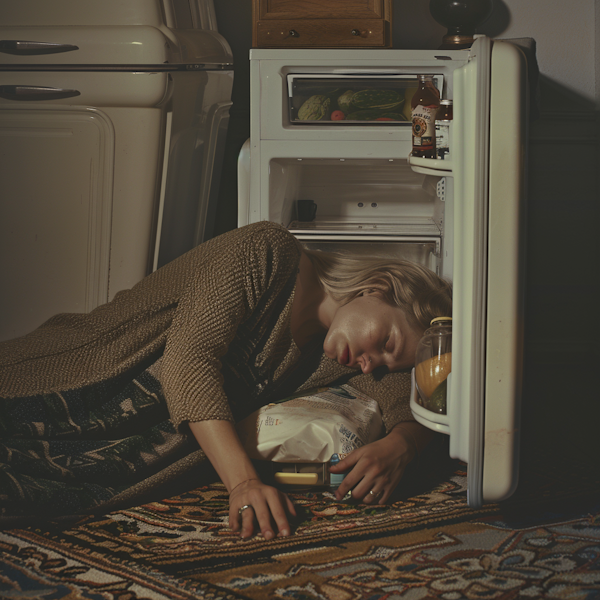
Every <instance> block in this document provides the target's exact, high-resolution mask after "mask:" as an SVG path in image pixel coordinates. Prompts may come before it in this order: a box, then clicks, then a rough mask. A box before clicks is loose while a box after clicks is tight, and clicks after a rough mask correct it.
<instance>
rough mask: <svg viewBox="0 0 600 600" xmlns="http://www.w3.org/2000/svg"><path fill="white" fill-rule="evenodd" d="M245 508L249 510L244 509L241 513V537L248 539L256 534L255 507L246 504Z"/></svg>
mask: <svg viewBox="0 0 600 600" xmlns="http://www.w3.org/2000/svg"><path fill="white" fill-rule="evenodd" d="M244 506H247V507H248V508H244V507H242V508H241V509H240V511H241V512H239V515H240V521H241V522H242V524H241V528H242V531H241V533H240V535H241V537H243V538H247V537H250V536H251V535H252V533H253V532H254V507H253V506H251V505H249V504H245V505H244ZM242 509H243V510H242Z"/></svg>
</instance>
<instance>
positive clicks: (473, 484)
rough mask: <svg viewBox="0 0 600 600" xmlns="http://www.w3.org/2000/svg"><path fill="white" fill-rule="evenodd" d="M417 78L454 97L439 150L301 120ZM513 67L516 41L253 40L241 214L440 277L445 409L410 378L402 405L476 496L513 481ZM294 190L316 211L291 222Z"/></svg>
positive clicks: (517, 58) (518, 64)
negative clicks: (425, 399) (258, 45)
mask: <svg viewBox="0 0 600 600" xmlns="http://www.w3.org/2000/svg"><path fill="white" fill-rule="evenodd" d="M422 74H431V75H434V77H435V81H436V85H437V87H438V89H439V90H440V91H441V95H442V98H449V99H452V100H453V103H454V120H453V122H452V126H451V129H450V154H449V156H447V157H446V158H445V159H444V160H439V159H429V158H419V159H417V158H414V157H410V156H409V155H410V153H411V149H412V138H411V130H412V128H411V124H410V123H409V122H405V123H402V122H398V121H394V122H389V121H388V122H385V121H384V122H367V123H359V122H357V121H356V120H354V121H351V122H347V121H344V120H341V121H331V120H330V121H323V122H318V121H312V122H310V121H304V122H303V121H300V120H299V119H298V107H299V105H300V104H301V103H302V102H303V101H304V100H305V99H306V96H307V95H309V94H315V93H319V90H321V93H322V94H325V93H327V90H338V92H339V91H342V92H343V91H344V89H346V88H347V87H353V88H354V89H356V86H358V87H360V85H361V82H362V84H363V87H378V86H379V87H385V88H386V89H399V90H404V89H405V88H406V87H407V86H416V81H417V76H418V75H422ZM526 75H527V64H526V60H525V57H524V55H523V53H522V52H521V51H520V49H519V48H517V47H516V46H515V45H513V44H511V43H508V42H500V41H492V40H491V39H489V38H487V37H484V36H478V37H477V39H476V40H475V43H474V44H473V46H472V47H471V48H470V49H467V50H454V51H448V50H432V51H422V50H418V51H413V50H366V51H365V50H295V51H289V50H252V51H251V112H252V121H251V130H250V131H251V137H250V139H249V141H248V142H247V144H246V145H245V146H244V148H243V149H242V152H241V154H240V161H239V182H240V191H239V225H244V224H246V223H250V222H254V221H259V220H271V221H276V222H279V223H281V224H283V225H285V226H287V227H289V228H290V230H291V231H293V232H294V233H295V234H296V235H297V236H298V237H299V238H300V239H301V240H303V241H304V242H305V243H308V244H311V245H314V246H322V247H324V246H325V245H326V244H334V245H335V246H337V247H342V246H345V247H347V248H350V247H353V248H354V249H356V250H357V251H362V249H363V248H365V247H368V246H369V245H370V244H375V246H374V247H375V248H376V250H377V251H384V252H392V253H394V254H396V255H398V256H404V257H407V258H409V259H411V260H417V261H419V262H421V263H423V264H425V265H427V266H429V267H430V268H432V269H433V270H436V271H437V272H438V273H439V274H440V275H441V276H442V277H445V278H448V279H450V280H452V282H453V287H454V309H453V350H452V354H453V358H452V373H451V375H450V377H449V380H448V398H447V414H446V415H441V414H436V413H433V412H430V411H428V410H426V409H425V408H423V407H422V406H421V405H420V404H419V403H418V402H417V395H416V391H415V389H414V385H413V397H412V400H411V408H412V410H413V414H414V416H415V418H416V419H417V420H418V421H419V422H420V423H422V424H424V425H425V426H427V427H429V428H431V429H433V430H435V431H439V432H443V433H445V434H447V435H449V437H450V440H449V446H450V454H451V456H452V457H453V458H458V459H461V460H464V461H466V462H467V463H468V490H469V503H470V505H471V506H473V507H476V506H480V505H481V504H482V503H484V502H493V501H498V500H501V499H504V498H507V497H508V496H510V495H511V494H512V493H513V492H514V490H515V488H516V485H517V480H518V453H519V452H518V449H519V412H520V411H519V406H520V393H521V364H522V356H521V355H522V333H523V323H522V315H523V307H522V290H523V286H522V250H523V240H522V232H523V227H522V221H523V218H522V212H523V199H524V180H525V156H526V141H527V140H526V131H527V112H528V104H527V102H528V99H527V94H528V92H527V87H528V86H527V77H526ZM373 82H376V83H377V85H374V84H373ZM319 86H320V87H319ZM338 92H336V93H338ZM302 94H304V96H303V95H302ZM297 200H312V201H314V202H315V203H316V205H317V212H316V217H315V218H314V220H312V221H310V222H307V223H305V222H300V221H298V215H297V208H296V207H297V206H298V204H297Z"/></svg>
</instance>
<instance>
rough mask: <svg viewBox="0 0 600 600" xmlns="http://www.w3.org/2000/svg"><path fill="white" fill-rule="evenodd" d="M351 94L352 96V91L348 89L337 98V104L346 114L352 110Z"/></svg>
mask: <svg viewBox="0 0 600 600" xmlns="http://www.w3.org/2000/svg"><path fill="white" fill-rule="evenodd" d="M352 96H354V92H353V91H352V90H348V91H347V92H344V93H343V94H342V95H341V96H340V97H339V98H338V99H337V103H338V106H339V107H340V110H341V111H342V112H343V113H344V114H348V113H349V112H350V111H351V110H352Z"/></svg>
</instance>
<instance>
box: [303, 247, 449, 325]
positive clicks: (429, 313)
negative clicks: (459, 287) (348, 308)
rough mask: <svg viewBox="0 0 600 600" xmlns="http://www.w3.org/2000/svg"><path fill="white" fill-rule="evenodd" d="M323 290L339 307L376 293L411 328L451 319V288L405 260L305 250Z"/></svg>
mask: <svg viewBox="0 0 600 600" xmlns="http://www.w3.org/2000/svg"><path fill="white" fill-rule="evenodd" d="M304 251H305V252H306V255H307V256H308V258H309V259H310V260H311V262H312V264H313V266H314V268H315V273H316V275H317V278H318V279H319V281H320V283H321V285H322V286H323V289H324V290H325V291H326V292H327V293H329V294H330V295H331V296H332V298H333V299H334V300H336V301H338V302H341V303H342V304H347V303H348V302H351V301H352V300H354V299H355V298H357V297H358V296H361V295H363V294H364V293H365V292H373V291H378V292H380V293H381V294H383V296H384V298H385V300H386V301H387V302H388V303H389V304H391V305H392V306H393V305H396V306H398V307H399V308H401V309H402V310H403V311H404V313H405V314H406V316H407V318H408V320H409V321H410V322H411V324H412V325H413V326H417V327H419V328H421V329H427V328H428V327H429V324H430V322H431V319H433V318H435V317H451V316H452V284H451V283H449V282H447V281H445V280H444V279H442V278H441V277H439V276H438V275H436V274H435V273H434V272H433V271H431V270H430V269H427V268H426V267H423V266H421V265H419V264H417V263H414V262H410V261H407V260H399V259H398V260H395V259H391V258H387V257H381V256H363V255H359V254H343V253H338V252H323V251H321V250H307V249H305V250H304Z"/></svg>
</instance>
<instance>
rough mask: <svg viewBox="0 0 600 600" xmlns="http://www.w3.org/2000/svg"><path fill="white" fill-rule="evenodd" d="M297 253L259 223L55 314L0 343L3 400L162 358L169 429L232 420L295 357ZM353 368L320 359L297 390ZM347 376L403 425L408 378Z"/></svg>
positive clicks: (389, 422) (279, 231) (289, 240)
mask: <svg viewBox="0 0 600 600" xmlns="http://www.w3.org/2000/svg"><path fill="white" fill-rule="evenodd" d="M300 254H301V246H300V244H299V242H298V241H297V240H296V239H295V238H294V237H293V236H292V235H291V234H290V233H289V232H288V231H287V230H286V229H284V228H283V227H280V226H279V225H276V224H273V223H268V222H261V223H256V224H253V225H249V226H247V227H242V228H240V229H237V230H234V231H230V232H228V233H226V234H224V235H222V236H219V237H217V238H215V239H212V240H210V241H208V242H206V243H204V244H202V245H201V246H199V247H197V248H195V249H194V250H192V251H190V252H188V253H187V254H185V255H184V256H182V257H180V258H178V259H176V260H174V261H173V262H171V263H169V264H168V265H166V266H164V267H163V268H161V269H159V270H158V271H156V272H155V273H153V274H152V275H149V276H148V277H146V278H145V279H144V280H142V281H141V282H140V283H138V284H137V285H135V286H134V287H133V288H132V289H130V290H126V291H122V292H119V293H118V294H117V295H116V296H115V298H114V299H113V300H112V301H111V302H109V303H107V304H105V305H103V306H100V307H98V308H96V309H95V310H93V311H92V312H90V313H88V314H61V315H57V316H55V317H53V318H52V319H50V320H48V321H47V322H46V323H44V324H43V325H42V326H41V327H39V328H38V329H36V330H35V331H33V332H32V333H30V334H28V335H26V336H24V337H21V338H17V339H14V340H9V341H7V342H2V343H0V397H5V398H6V397H24V396H31V395H34V394H39V393H45V392H50V391H60V390H70V389H78V388H81V387H84V386H86V385H89V384H92V383H97V382H99V381H102V380H104V379H106V378H109V377H114V376H115V375H117V374H119V373H123V372H125V371H126V370H127V369H129V368H131V367H132V366H134V365H136V364H141V363H143V362H144V361H151V360H153V359H154V358H157V357H158V356H160V355H161V354H162V358H161V360H160V366H159V370H158V372H159V379H160V381H161V384H162V386H163V389H164V392H165V397H166V398H167V403H168V407H169V411H170V414H171V417H172V419H173V420H174V422H175V423H176V424H178V425H179V424H180V423H182V422H185V421H198V420H205V419H228V420H233V419H237V418H239V417H240V416H243V414H245V413H247V412H251V410H254V409H255V408H256V406H253V403H254V402H259V401H260V399H261V398H263V397H264V396H263V395H262V392H263V391H264V390H265V388H267V389H268V388H269V387H272V386H274V385H276V384H277V383H278V382H279V381H280V380H281V379H282V377H286V376H287V375H288V374H289V373H290V372H291V371H293V369H294V367H295V366H296V365H297V364H298V362H299V360H300V358H301V353H300V350H299V349H298V347H297V346H296V345H295V343H294V341H293V339H292V336H291V330H290V316H291V307H292V302H293V299H294V289H295V280H296V273H297V270H298V264H299V260H300ZM350 373H352V370H350V369H348V368H346V367H342V366H341V365H339V364H338V363H337V362H335V361H332V360H330V359H328V358H326V357H325V356H324V355H322V356H321V359H320V363H318V366H317V367H316V369H314V370H313V372H312V374H308V376H307V378H305V379H304V381H303V382H301V383H300V384H299V386H296V387H297V389H309V388H311V387H314V386H317V385H326V384H328V383H331V382H333V381H335V380H336V379H338V378H339V377H341V376H343V375H348V374H350ZM349 383H350V385H353V386H355V387H357V388H358V389H360V390H362V391H364V392H365V393H367V394H370V395H371V396H372V397H373V398H375V399H376V400H377V401H378V402H379V404H380V406H381V409H382V413H383V417H384V423H385V425H386V428H387V429H388V430H389V429H390V428H391V427H392V426H393V425H394V424H395V423H397V422H399V421H404V420H412V418H413V417H412V415H411V412H410V409H409V406H408V396H409V391H410V390H409V386H410V383H409V376H408V374H406V373H396V374H388V375H386V376H384V377H383V378H382V379H381V380H380V381H376V380H375V379H374V378H373V376H372V375H362V374H360V375H357V376H355V377H353V378H352V379H350V380H349ZM246 401H247V402H248V405H247V406H246V407H245V406H244V403H245V402H246Z"/></svg>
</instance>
